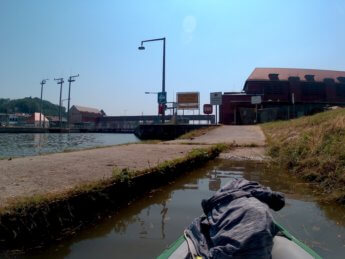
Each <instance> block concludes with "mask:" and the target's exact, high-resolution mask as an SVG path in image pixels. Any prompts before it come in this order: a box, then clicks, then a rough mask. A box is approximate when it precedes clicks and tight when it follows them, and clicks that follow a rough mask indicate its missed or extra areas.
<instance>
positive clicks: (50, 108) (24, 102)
mask: <svg viewBox="0 0 345 259" xmlns="http://www.w3.org/2000/svg"><path fill="white" fill-rule="evenodd" d="M40 107H41V99H40V98H37V97H35V98H32V97H25V98H22V99H13V100H11V99H4V98H0V113H29V114H32V113H34V112H40ZM42 110H43V111H42V113H43V114H44V115H46V116H58V115H59V105H56V104H53V103H51V102H49V101H45V100H43V102H42ZM62 115H66V108H65V107H62Z"/></svg>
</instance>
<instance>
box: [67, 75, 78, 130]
mask: <svg viewBox="0 0 345 259" xmlns="http://www.w3.org/2000/svg"><path fill="white" fill-rule="evenodd" d="M78 76H79V74H78V75H75V76H70V77H69V78H68V83H69V87H68V106H67V125H68V128H70V118H69V105H70V101H71V84H72V82H75V79H74V78H76V77H78Z"/></svg>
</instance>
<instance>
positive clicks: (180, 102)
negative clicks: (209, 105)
mask: <svg viewBox="0 0 345 259" xmlns="http://www.w3.org/2000/svg"><path fill="white" fill-rule="evenodd" d="M176 100H177V109H180V110H195V109H199V92H184V93H176Z"/></svg>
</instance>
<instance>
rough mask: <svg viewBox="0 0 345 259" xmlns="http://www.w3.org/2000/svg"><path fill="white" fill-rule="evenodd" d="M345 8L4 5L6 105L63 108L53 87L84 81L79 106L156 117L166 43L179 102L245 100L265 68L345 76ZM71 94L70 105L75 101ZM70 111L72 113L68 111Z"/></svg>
mask: <svg viewBox="0 0 345 259" xmlns="http://www.w3.org/2000/svg"><path fill="white" fill-rule="evenodd" d="M344 26H345V1H343V0H332V1H329V0H328V1H327V0H323V1H321V0H290V1H283V0H281V1H278V0H272V1H265V0H256V1H255V0H247V1H243V0H242V1H241V0H238V1H230V0H223V1H221V0H213V1H212V0H209V1H206V0H170V1H169V0H164V1H163V0H155V1H154V0H145V1H143V0H123V1H115V0H109V1H106V0H98V1H95V0H94V1H91V0H59V1H57V0H56V1H53V0H52V1H45V0H30V1H27V0H1V1H0V97H2V98H11V99H13V98H22V97H26V96H32V97H35V96H37V97H39V95H40V85H39V82H40V81H41V79H43V78H50V81H48V83H47V85H46V86H45V89H44V98H45V99H47V100H49V101H51V102H54V103H58V98H59V87H58V85H57V84H56V83H55V82H54V81H53V78H54V77H55V78H57V77H64V78H65V79H66V80H65V81H67V77H68V76H69V75H73V74H77V73H79V74H80V77H79V78H78V79H77V81H76V82H75V83H74V84H73V85H72V94H71V98H72V101H71V102H72V104H78V105H83V106H90V107H95V108H100V109H101V108H102V109H104V110H105V111H106V113H107V114H109V115H124V114H126V115H134V114H142V113H143V114H156V113H157V104H156V96H155V95H145V94H144V92H145V91H159V90H160V89H161V74H162V44H161V42H155V43H150V44H147V45H146V50H145V51H139V50H138V46H139V44H140V41H141V40H145V39H151V38H157V37H166V38H167V46H166V47H167V57H166V90H167V92H168V101H172V100H173V97H174V95H175V94H176V92H184V91H199V92H200V95H201V103H202V104H203V103H208V102H209V94H210V92H214V91H222V92H224V91H240V90H241V89H242V87H243V83H244V81H245V80H246V78H247V77H248V76H249V74H250V73H251V72H252V70H253V69H254V68H255V67H297V68H316V69H331V70H333V69H334V70H345V51H344V46H345V33H344ZM67 89H68V87H67V84H65V85H64V89H63V91H64V92H63V98H67ZM65 105H66V106H67V103H65Z"/></svg>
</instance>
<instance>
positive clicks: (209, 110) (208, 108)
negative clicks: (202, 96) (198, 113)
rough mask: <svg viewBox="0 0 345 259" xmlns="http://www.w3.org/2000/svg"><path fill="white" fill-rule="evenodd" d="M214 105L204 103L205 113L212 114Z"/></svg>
mask: <svg viewBox="0 0 345 259" xmlns="http://www.w3.org/2000/svg"><path fill="white" fill-rule="evenodd" d="M212 112H213V106H212V104H204V113H205V114H212Z"/></svg>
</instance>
